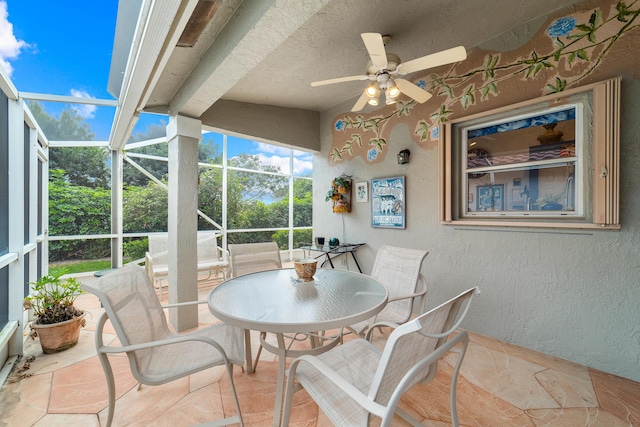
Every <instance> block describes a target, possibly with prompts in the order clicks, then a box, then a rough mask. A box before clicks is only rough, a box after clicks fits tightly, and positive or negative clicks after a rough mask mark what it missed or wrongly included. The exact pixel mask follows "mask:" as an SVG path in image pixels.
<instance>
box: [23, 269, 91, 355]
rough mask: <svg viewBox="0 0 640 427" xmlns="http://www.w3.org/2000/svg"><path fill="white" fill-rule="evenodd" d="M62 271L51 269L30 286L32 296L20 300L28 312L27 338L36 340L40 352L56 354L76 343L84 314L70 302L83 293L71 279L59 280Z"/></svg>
mask: <svg viewBox="0 0 640 427" xmlns="http://www.w3.org/2000/svg"><path fill="white" fill-rule="evenodd" d="M65 273H66V270H65V269H56V270H52V271H51V272H50V273H49V274H47V275H46V276H42V277H41V278H40V279H38V280H37V281H36V282H30V284H32V285H33V294H31V295H29V296H28V297H26V298H25V299H24V308H25V309H27V310H28V309H32V310H33V314H34V316H35V320H34V321H33V322H32V323H31V333H30V334H29V336H30V337H31V339H35V338H36V337H39V338H40V345H41V346H42V351H43V352H44V353H47V354H49V353H57V352H60V351H63V350H66V349H68V348H71V347H73V346H74V345H76V344H77V343H78V338H79V336H80V328H81V327H83V326H84V325H85V320H84V316H85V313H84V311H82V310H79V309H78V308H76V307H75V306H74V305H73V303H74V302H75V300H76V298H77V297H78V296H79V295H80V294H81V293H82V292H83V290H82V289H80V282H78V281H77V280H76V279H75V278H66V279H62V278H61V277H62V275H63V274H65Z"/></svg>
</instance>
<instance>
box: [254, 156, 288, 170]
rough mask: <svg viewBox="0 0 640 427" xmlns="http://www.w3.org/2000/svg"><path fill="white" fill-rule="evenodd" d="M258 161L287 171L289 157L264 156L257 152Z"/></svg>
mask: <svg viewBox="0 0 640 427" xmlns="http://www.w3.org/2000/svg"><path fill="white" fill-rule="evenodd" d="M258 159H260V163H261V164H263V165H267V166H278V167H279V168H280V171H281V172H283V173H287V172H288V171H289V157H281V156H265V155H264V154H258Z"/></svg>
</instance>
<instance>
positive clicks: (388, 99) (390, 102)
mask: <svg viewBox="0 0 640 427" xmlns="http://www.w3.org/2000/svg"><path fill="white" fill-rule="evenodd" d="M385 103H386V104H387V105H391V104H395V103H396V100H395V99H393V98H389V97H388V96H387V99H386V100H385Z"/></svg>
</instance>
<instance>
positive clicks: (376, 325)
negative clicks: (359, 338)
mask: <svg viewBox="0 0 640 427" xmlns="http://www.w3.org/2000/svg"><path fill="white" fill-rule="evenodd" d="M382 326H386V327H388V328H392V329H395V328H397V327H398V326H400V325H398V324H397V323H394V322H385V321H384V320H381V321H379V322H375V323H374V324H373V325H369V326H368V328H369V329H367V334H366V335H365V337H364V339H366V340H367V341H369V342H371V336H372V335H373V331H374V330H375V329H376V328H380V327H382Z"/></svg>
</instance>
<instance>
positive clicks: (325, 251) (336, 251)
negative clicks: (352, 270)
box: [300, 243, 366, 273]
mask: <svg viewBox="0 0 640 427" xmlns="http://www.w3.org/2000/svg"><path fill="white" fill-rule="evenodd" d="M364 245H366V243H343V244H341V245H337V246H329V245H324V246H316V245H309V246H302V247H301V248H300V249H302V250H304V251H305V256H307V254H308V256H309V257H311V256H312V255H311V252H321V254H320V255H318V256H315V257H314V258H316V259H318V258H322V257H323V256H324V257H326V259H325V260H324V261H323V262H322V264H321V267H322V266H324V265H325V264H326V263H327V262H328V263H329V265H330V266H331V268H335V266H334V265H333V258H336V257H339V256H340V255H344V254H347V253H350V254H351V257H352V258H353V261H354V262H355V263H356V267H358V271H359V272H360V273H362V269H361V268H360V264H359V263H358V259H357V258H356V251H357V250H358V248H359V247H360V246H364Z"/></svg>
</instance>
